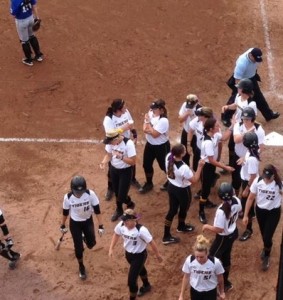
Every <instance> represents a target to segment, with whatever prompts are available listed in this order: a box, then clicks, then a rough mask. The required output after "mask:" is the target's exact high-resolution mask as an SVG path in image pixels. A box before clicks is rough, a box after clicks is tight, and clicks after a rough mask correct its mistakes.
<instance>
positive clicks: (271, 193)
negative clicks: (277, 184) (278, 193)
mask: <svg viewBox="0 0 283 300" xmlns="http://www.w3.org/2000/svg"><path fill="white" fill-rule="evenodd" d="M258 191H259V192H260V193H262V194H267V195H272V196H274V195H275V191H268V190H262V189H261V188H259V189H258ZM268 200H273V199H268Z"/></svg>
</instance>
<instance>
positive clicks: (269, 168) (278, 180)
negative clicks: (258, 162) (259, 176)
mask: <svg viewBox="0 0 283 300" xmlns="http://www.w3.org/2000/svg"><path fill="white" fill-rule="evenodd" d="M264 169H268V170H272V172H273V174H274V181H275V182H276V184H277V185H278V186H279V188H280V190H282V179H281V176H280V175H279V173H278V170H277V168H275V166H274V165H272V164H268V165H266V166H265V167H264Z"/></svg>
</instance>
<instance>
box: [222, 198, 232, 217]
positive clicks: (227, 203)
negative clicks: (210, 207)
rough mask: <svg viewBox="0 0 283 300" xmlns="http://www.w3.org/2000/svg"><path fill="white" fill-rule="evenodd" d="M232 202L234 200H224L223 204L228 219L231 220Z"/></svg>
mask: <svg viewBox="0 0 283 300" xmlns="http://www.w3.org/2000/svg"><path fill="white" fill-rule="evenodd" d="M231 204H232V200H228V201H224V202H223V204H222V209H223V211H224V215H225V217H226V219H227V220H229V218H230V215H231Z"/></svg>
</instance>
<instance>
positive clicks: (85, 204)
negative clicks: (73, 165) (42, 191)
mask: <svg viewBox="0 0 283 300" xmlns="http://www.w3.org/2000/svg"><path fill="white" fill-rule="evenodd" d="M87 191H89V193H88V192H85V193H83V194H82V196H81V197H80V198H77V197H75V196H74V195H73V194H72V193H68V194H65V196H64V201H63V209H68V210H69V213H70V218H71V219H72V220H74V221H78V222H81V221H86V220H87V219H89V218H90V217H91V215H92V213H93V206H96V205H99V200H98V197H97V196H96V194H95V192H94V191H92V190H87Z"/></svg>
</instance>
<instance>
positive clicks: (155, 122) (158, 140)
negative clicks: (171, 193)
mask: <svg viewBox="0 0 283 300" xmlns="http://www.w3.org/2000/svg"><path fill="white" fill-rule="evenodd" d="M143 132H144V133H145V138H146V141H147V142H146V145H145V148H144V153H143V169H144V173H145V178H146V182H145V184H144V185H143V186H142V187H141V188H140V189H139V192H140V193H141V194H145V193H147V192H149V191H150V190H152V189H153V182H152V179H153V173H154V169H153V163H154V160H155V159H156V160H157V162H158V165H159V167H160V169H161V170H162V171H164V172H166V168H165V157H166V155H167V154H168V153H169V151H170V143H169V137H168V132H169V121H168V118H167V109H166V107H165V101H164V100H162V99H159V100H156V101H154V102H153V103H152V104H151V105H150V111H149V112H148V113H146V114H145V118H144V125H143ZM167 184H168V182H166V183H165V184H164V185H163V186H162V187H161V190H166V189H167Z"/></svg>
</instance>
